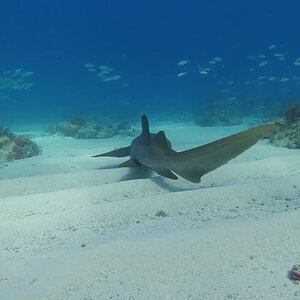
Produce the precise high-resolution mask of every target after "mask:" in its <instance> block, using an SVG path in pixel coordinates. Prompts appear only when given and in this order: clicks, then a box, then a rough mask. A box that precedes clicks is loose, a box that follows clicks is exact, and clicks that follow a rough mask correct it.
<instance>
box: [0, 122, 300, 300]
mask: <svg viewBox="0 0 300 300" xmlns="http://www.w3.org/2000/svg"><path fill="white" fill-rule="evenodd" d="M161 128H163V129H165V131H166V134H167V136H168V137H169V139H170V140H171V141H172V142H173V147H174V149H176V150H183V149H187V148H190V147H194V146H198V145H200V144H203V143H206V142H209V141H212V140H214V139H217V138H220V137H223V136H225V135H228V134H231V133H234V132H237V131H239V130H243V129H245V128H246V126H235V127H230V128H201V127H197V126H194V125H191V124H184V123H178V124H171V123H164V124H161V125H160V126H159V124H155V126H154V127H152V131H154V132H155V131H157V130H158V129H161ZM31 133H33V134H34V135H35V138H34V140H35V141H36V142H37V143H38V144H39V145H41V146H42V147H43V154H42V155H40V156H38V157H34V158H30V159H25V160H20V161H16V162H13V163H9V164H8V165H7V166H5V167H4V168H1V169H0V179H1V180H0V242H1V243H0V299H1V300H18V299H22V300H24V299H31V300H33V299H39V300H42V299H49V300H50V299H51V300H58V299H74V300H79V299H82V300H83V299H84V300H91V299H131V300H133V299H147V300H149V299H300V285H298V284H295V283H293V282H292V281H290V280H289V279H288V278H287V273H288V271H289V269H290V268H291V267H292V265H293V264H299V263H300V151H299V150H289V149H285V148H276V147H273V146H271V145H270V144H268V143H267V142H266V141H261V142H259V143H258V144H257V145H255V146H254V147H252V148H251V149H250V150H248V151H247V152H245V153H244V154H243V155H241V156H239V157H238V158H236V159H234V160H232V161H231V162H230V163H228V164H227V165H225V166H223V167H221V168H219V169H217V170H215V171H213V172H211V173H209V174H207V175H206V176H204V177H203V178H202V182H201V184H192V183H189V182H187V181H185V180H183V179H180V180H178V181H171V180H169V179H165V178H162V177H159V176H157V175H156V174H153V173H152V174H151V173H149V172H148V171H147V170H144V169H134V170H131V171H129V169H126V168H122V169H120V168H117V167H116V166H117V165H118V163H120V162H122V161H124V159H117V158H91V157H90V156H91V155H92V154H98V153H100V152H103V151H108V150H111V149H113V148H115V147H117V146H125V145H128V144H129V143H130V141H131V138H124V137H123V138H122V137H114V138H111V139H107V140H74V139H72V138H59V137H48V136H40V133H39V132H31ZM149 176H150V177H149ZM161 211H163V212H164V213H162V212H161Z"/></svg>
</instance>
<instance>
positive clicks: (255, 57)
mask: <svg viewBox="0 0 300 300" xmlns="http://www.w3.org/2000/svg"><path fill="white" fill-rule="evenodd" d="M247 58H248V59H251V60H253V59H257V56H256V55H248V56H247Z"/></svg>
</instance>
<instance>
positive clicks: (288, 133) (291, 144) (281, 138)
mask: <svg viewBox="0 0 300 300" xmlns="http://www.w3.org/2000/svg"><path fill="white" fill-rule="evenodd" d="M276 124H277V125H278V130H277V132H276V134H275V135H274V136H273V138H272V139H271V143H272V144H273V145H275V146H279V147H287V148H290V149H300V104H293V105H290V106H289V107H287V109H286V110H285V113H284V115H283V117H282V118H280V119H278V120H277V121H276Z"/></svg>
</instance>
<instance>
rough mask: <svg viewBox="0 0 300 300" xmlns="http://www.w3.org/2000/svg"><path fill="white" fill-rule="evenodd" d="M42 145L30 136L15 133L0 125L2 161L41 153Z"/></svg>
mask: <svg viewBox="0 0 300 300" xmlns="http://www.w3.org/2000/svg"><path fill="white" fill-rule="evenodd" d="M40 152H41V149H40V147H39V146H38V145H37V144H36V143H35V142H34V141H32V140H31V139H30V138H29V137H26V136H23V135H15V134H13V133H12V132H11V131H10V130H9V129H8V128H7V127H5V126H1V125H0V163H4V162H8V161H13V160H18V159H23V158H28V157H32V156H36V155H39V154H40Z"/></svg>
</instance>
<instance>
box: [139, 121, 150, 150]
mask: <svg viewBox="0 0 300 300" xmlns="http://www.w3.org/2000/svg"><path fill="white" fill-rule="evenodd" d="M141 123H142V134H141V138H142V143H144V144H147V145H150V144H151V135H150V130H149V122H148V118H147V116H146V115H142V119H141Z"/></svg>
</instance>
